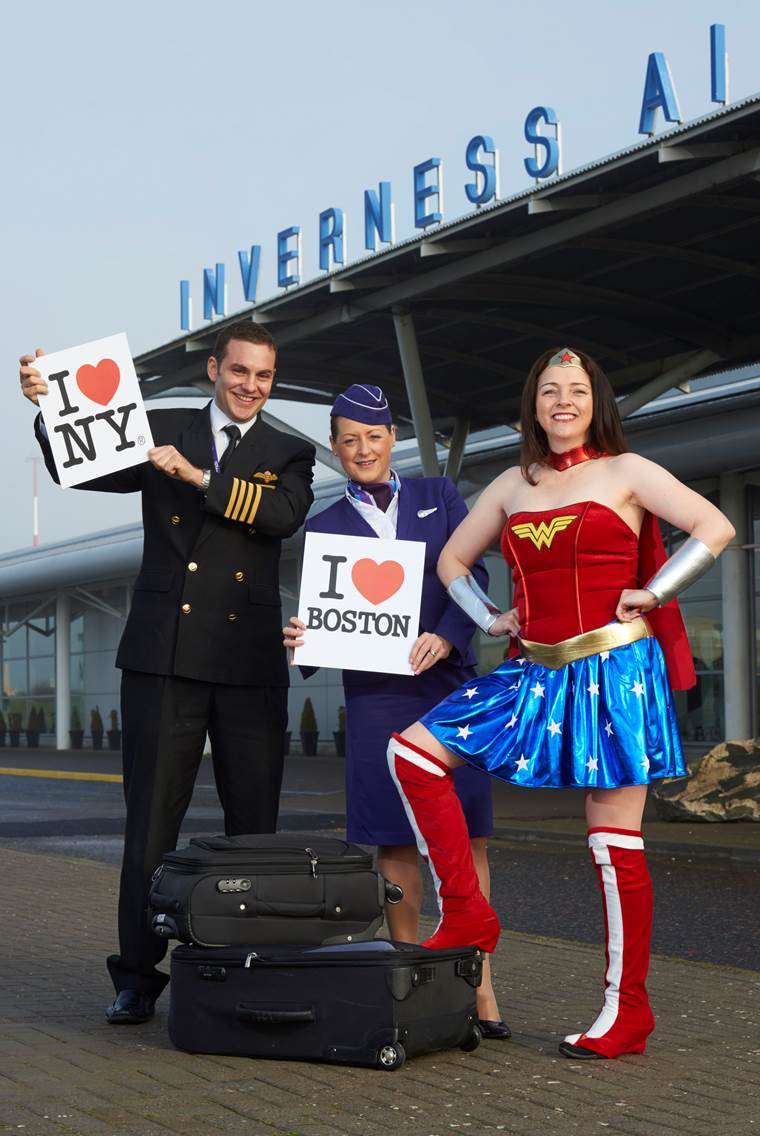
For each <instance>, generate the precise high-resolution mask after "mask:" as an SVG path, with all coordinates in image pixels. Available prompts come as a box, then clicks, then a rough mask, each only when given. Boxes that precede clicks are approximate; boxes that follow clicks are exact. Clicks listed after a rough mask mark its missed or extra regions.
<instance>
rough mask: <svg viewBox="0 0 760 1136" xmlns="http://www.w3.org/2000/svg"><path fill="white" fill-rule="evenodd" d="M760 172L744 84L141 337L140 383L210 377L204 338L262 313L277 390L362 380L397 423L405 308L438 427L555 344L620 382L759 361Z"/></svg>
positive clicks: (675, 378) (488, 400)
mask: <svg viewBox="0 0 760 1136" xmlns="http://www.w3.org/2000/svg"><path fill="white" fill-rule="evenodd" d="M759 176H760V96H754V97H752V98H750V99H746V100H744V101H743V102H740V103H738V104H736V105H734V106H731V107H728V108H725V109H722V110H720V111H718V112H716V113H714V114H710V115H708V116H706V117H705V118H702V119H700V120H698V121H696V122H693V123H690V124H688V125H686V126H682V127H678V128H676V129H674V130H670V131H667V132H665V133H663V134H660V135H658V136H656V137H654V138H652V139H648V140H646V141H644V142H641V143H640V144H638V145H635V146H632V147H630V148H629V149H627V150H624V151H621V152H620V153H618V154H614V155H612V156H611V157H609V158H605V159H603V160H601V161H598V162H594V163H592V164H590V165H588V166H585V167H583V168H581V169H579V170H576V171H573V172H572V173H569V174H567V175H564V176H562V177H559V178H554V179H552V180H551V181H548V182H544V183H542V184H541V185H539V186H537V187H535V188H533V189H529V190H526V191H524V192H522V193H519V194H516V195H514V196H513V197H510V198H509V199H507V200H503V201H499V202H498V203H496V204H494V205H490V206H487V207H485V208H483V209H481V210H479V211H477V212H475V213H472V214H469V215H467V216H465V217H464V218H461V219H459V220H457V221H454V222H451V223H449V224H443V225H439V226H436V227H435V228H434V229H430V230H428V231H427V232H426V233H425V234H420V235H418V236H416V237H414V238H413V239H410V240H407V241H404V242H401V243H399V244H397V245H394V246H393V247H391V248H389V249H387V250H385V251H382V252H379V253H377V254H374V255H372V256H367V257H365V258H364V259H363V260H361V261H358V262H356V263H354V264H352V265H351V266H350V267H349V268H346V269H343V270H341V271H336V272H333V273H331V274H329V275H324V276H321V277H320V278H319V279H317V280H314V281H312V282H310V283H306V284H304V285H302V286H300V287H298V288H294V289H291V290H289V291H288V292H285V293H283V294H281V295H278V296H276V297H275V298H273V299H270V300H267V301H265V302H263V303H261V304H260V305H259V306H258V307H256V309H255V313H254V310H253V309H251V308H247V309H245V311H243V312H241V313H238V314H237V315H236V316H233V317H229V318H228V319H226V320H218V321H216V322H215V323H213V324H211V325H207V326H205V327H204V328H203V329H202V330H199V331H197V332H193V333H190V334H188V335H185V336H183V337H182V338H180V339H177V340H174V341H173V342H171V343H168V344H166V345H164V346H162V347H159V348H156V349H155V350H152V351H148V352H146V353H145V354H143V355H141V356H140V357H139V358H138V359H137V360H136V364H137V367H138V373H139V374H140V376H141V381H142V386H143V391H144V393H145V396H146V397H148V398H150V397H151V396H153V395H156V394H161V393H163V392H164V391H166V390H168V389H171V388H175V387H177V386H182V385H187V384H191V385H194V386H200V387H201V389H204V385H205V384H204V377H205V358H206V355H205V353H206V352H207V351H208V349H209V347H210V345H211V344H212V343H213V337H214V336H215V335H216V333H217V332H218V330H219V329H220V327H222V326H224V324H225V323H229V322H233V321H234V320H237V319H240V318H247V317H251V316H254V315H255V318H256V319H257V320H259V321H261V322H262V323H265V324H266V325H267V326H268V327H269V329H270V330H271V331H272V333H273V335H274V336H275V338H276V340H277V342H278V344H279V346H280V347H281V348H282V349H283V350H282V353H281V356H280V361H279V370H278V376H279V377H278V383H277V386H276V388H275V391H274V394H273V397H274V398H277V397H280V398H289V399H297V400H299V401H304V402H321V403H324V402H327V401H330V400H331V399H332V397H333V395H334V394H335V393H336V392H337V391H339V390H340V389H342V388H344V387H345V386H346V385H347V384H348V383H350V382H354V381H361V380H364V381H367V382H373V383H378V384H380V385H382V386H383V388H384V389H385V391H386V393H387V394H388V396H389V398H390V400H391V403H392V405H393V407H394V410H395V411H396V413H397V415H398V416H399V417H400V418H401V419H402V420H403V419H404V418H410V417H411V416H412V412H411V408H410V403H409V399H408V393H407V392H408V389H410V388H409V387H408V375H407V382H406V383H405V377H404V366H403V365H402V359H401V356H400V354H399V346H402V349H403V344H402V343H401V337H400V333H399V328H398V320H399V317H400V315H410V316H411V317H412V324H413V328H414V331H416V338H417V346H418V349H419V355H420V360H421V364H422V374H423V376H424V381H425V387H426V390H427V395H428V399H429V403H430V410H431V414H432V418H433V422H434V424H435V427H436V429H437V430H439V431H441V432H443V433H449V432H450V431H451V430H452V429H453V426H454V423H456V422H457V421H460V422H461V421H466V422H467V423H468V424H469V426H470V428H473V429H476V428H479V427H486V426H493V425H495V424H497V423H509V422H513V421H514V420H515V419H516V418H517V415H518V407H519V397H520V389H521V386H522V383H523V381H524V378H525V375H526V372H527V370H528V367H529V366H530V364H531V363H532V361H533V360H534V359H535V358H536V356H537V355H538V354H540V353H541V352H542V351H543V350H545V349H546V348H547V347H550V346H554V345H561V344H565V343H569V344H570V345H571V346H575V347H578V348H580V349H582V350H586V351H588V352H589V353H590V354H592V355H593V356H594V357H595V358H597V359H598V361H599V362H600V363H601V365H602V366H603V367H604V368H605V370H606V372H607V374H608V375H609V377H610V379H611V381H612V383H613V386H614V387H615V390H616V393H618V394H619V395H627V394H630V393H631V392H633V391H635V390H637V389H640V388H641V387H642V385H645V384H647V383H650V382H651V381H652V380H656V379H657V377H658V376H661V375H663V374H664V373H666V374H667V375H668V376H672V377H671V378H667V379H666V381H665V382H664V383H662V384H661V386H660V388H659V389H665V388H666V387H668V386H672V385H675V384H676V383H678V382H680V381H681V380H682V379H683V378H688V377H690V376H692V375H695V374H705V373H709V372H710V371H712V370H718V369H723V368H725V367H727V366H735V365H739V364H742V363H745V362H749V361H752V360H754V359H757V358H760V324H759V323H758V313H759V311H760V263H759V262H758V257H757V250H758V249H759V248H760V185H759V184H758V177H759ZM394 316H395V320H396V323H395V325H394ZM394 326H395V332H394ZM410 326H411V324H410ZM413 334H414V333H413V332H412V335H413ZM397 335H399V339H398V341H397ZM407 369H408V366H407ZM655 386H656V384H655ZM653 393H658V391H657V389H655V390H654V391H653ZM647 397H648V395H645V397H644V398H643V400H642V399H640V400H639V403H638V404H639V405H640V404H641V401H646V400H647ZM271 405H272V404H271V403H270V406H271ZM465 432H466V428H465Z"/></svg>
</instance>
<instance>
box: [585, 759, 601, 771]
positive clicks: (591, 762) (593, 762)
mask: <svg viewBox="0 0 760 1136" xmlns="http://www.w3.org/2000/svg"><path fill="white" fill-rule="evenodd" d="M586 769H588V771H589V773H597V772H598V770H599V758H598V757H590V758H589V759H588V761H587V762H586Z"/></svg>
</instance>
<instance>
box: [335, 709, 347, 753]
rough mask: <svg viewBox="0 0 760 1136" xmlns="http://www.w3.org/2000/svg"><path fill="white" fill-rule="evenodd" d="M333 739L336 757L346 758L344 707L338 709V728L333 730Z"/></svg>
mask: <svg viewBox="0 0 760 1136" xmlns="http://www.w3.org/2000/svg"><path fill="white" fill-rule="evenodd" d="M333 738H334V739H335V752H336V754H337V755H338V757H345V756H346V708H345V706H339V707H338V728H337V730H333Z"/></svg>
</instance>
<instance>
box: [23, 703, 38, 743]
mask: <svg viewBox="0 0 760 1136" xmlns="http://www.w3.org/2000/svg"><path fill="white" fill-rule="evenodd" d="M26 744H27V745H28V746H29V748H30V749H36V748H37V746H38V745H39V744H40V712H39V710H38V709H37V707H36V706H33V707H32V708H31V710H30V711H29V717H28V719H27V722H26Z"/></svg>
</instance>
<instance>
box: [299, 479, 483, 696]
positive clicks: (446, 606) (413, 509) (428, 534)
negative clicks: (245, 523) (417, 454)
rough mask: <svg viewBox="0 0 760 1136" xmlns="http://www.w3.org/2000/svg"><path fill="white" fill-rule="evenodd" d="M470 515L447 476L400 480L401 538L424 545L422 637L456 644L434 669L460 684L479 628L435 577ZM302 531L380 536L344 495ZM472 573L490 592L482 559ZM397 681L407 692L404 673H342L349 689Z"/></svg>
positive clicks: (309, 671) (471, 664)
mask: <svg viewBox="0 0 760 1136" xmlns="http://www.w3.org/2000/svg"><path fill="white" fill-rule="evenodd" d="M420 514H423V515H422V516H420ZM466 516H467V506H466V505H465V503H464V500H463V498H462V496H461V494H460V493H459V490H458V489H457V488H456V486H455V485H454V483H453V481H451V480H450V479H449V478H448V477H409V478H407V477H402V478H401V492H400V495H399V509H398V519H397V525H396V537H397V538H398V539H399V540H419V541H424V542H425V545H426V551H425V574H424V577H423V581H422V604H421V607H420V628H419V632H418V634H421V633H422V632H423V631H433V632H435V633H436V634H437V635H442V636H443V638H444V639H448V641H449V642H450V643H451V644H453V647H454V650H453V651H452V652H451V654H450V655H449V657H448V659H442V660H441V661H440V663H438V664H437V665H436V666H435V667H434V668H433V670H434V671H437V672H438V674H439V675H440V676H441V677H442V676H443V673H444V672H446V673H448V674H449V675H450V676H451V677H452V678H453V677H454V675H455V674H456V676H457V678H458V680H459V681H460V682H463V681H464V680H465V678H467V677H469V674H462V673H461V672H462V668H464V667H467V668H468V669H469V668H471V667H474V666H475V663H476V661H477V660H476V657H475V652H474V651H473V649H472V638H473V635H474V633H475V625H474V624H473V622H472V620H471V619H469V618H468V616H466V615H465V614H464V612H463V611H462V609H461V608H460V607H459V606H458V605H457V604H455V603H454V601H453V600H452V599H450V598H449V595H448V593H447V591H446V589H445V588H444V586H443V584H442V583H441V581H440V580H439V579H438V576H437V574H436V564H437V563H438V557H439V555H440V553H441V550H442V548H443V546H444V544H445V543H446V541H447V540H448V539H449V537H450V536H451V534H452V533H453V531H454V529H455V528H456V527H457V525H459V524H460V523H461V522H462V521H463V520H464V518H465V517H466ZM304 531H305V532H320V533H340V534H341V535H342V536H371V537H376V536H377V533H376V532H375V530H374V529H373V528H371V527H370V526H369V525H368V524H367V522H366V521H365V520H364V518H363V517H362V516H361V514H360V513H359V512H358V510H357V509H355V508H354V506H353V505H352V504H351V502H350V501H349V500H348V499H347V498H346V497H341V499H340V500H339V501H336V502H335V504H334V505H330V506H328V508H327V509H325V510H324V511H323V512H321V513H318V514H317V516H315V517H310V518H309V519H308V520H307V522H306V524H305V526H304ZM472 572H473V575H474V576H475V578H476V579H477V581H478V583H479V584H480V586H481V587H482V588H484V589H487V588H488V573H487V572H486V569H485V565H484V564H483V561H482V560H478V562H477V564H475V565H474V567H473V569H472ZM315 669H316V668H312V667H303V668H302V673H303V675H304V677H305V678H308V677H309V675H311V674H313V673H314V671H315ZM470 673H471V672H470ZM394 677H395V678H397V679H398V680H399V688H400V689H404V690H406V689H407V688H408V684H409V678H408V677H407V676H405V675H396V676H389V675H385V674H378V673H376V672H373V671H344V672H343V684H344V686H346V687H350V686H370V685H375V684H380V683H382V684H383V686H384V687H385V689H386V690H387V689H388V683H389V681H391V680H392V679H393V678H394ZM417 681H419V680H417Z"/></svg>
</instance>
